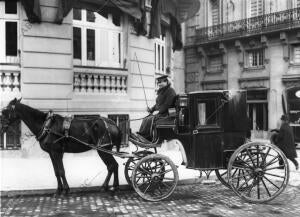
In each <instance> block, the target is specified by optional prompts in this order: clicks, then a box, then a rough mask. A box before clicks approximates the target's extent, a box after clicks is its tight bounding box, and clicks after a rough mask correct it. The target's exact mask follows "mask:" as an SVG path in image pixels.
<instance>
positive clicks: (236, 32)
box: [196, 7, 300, 43]
mask: <svg viewBox="0 0 300 217" xmlns="http://www.w3.org/2000/svg"><path fill="white" fill-rule="evenodd" d="M296 26H298V27H299V26H300V8H299V7H298V8H294V9H290V10H285V11H280V12H275V13H270V14H265V15H261V16H257V17H252V18H248V19H243V20H237V21H233V22H229V23H223V24H220V25H215V26H210V27H205V28H201V29H196V42H198V43H208V42H213V41H217V40H225V39H230V38H235V37H241V36H249V35H256V34H262V33H268V32H273V31H279V30H284V29H289V28H293V27H296Z"/></svg>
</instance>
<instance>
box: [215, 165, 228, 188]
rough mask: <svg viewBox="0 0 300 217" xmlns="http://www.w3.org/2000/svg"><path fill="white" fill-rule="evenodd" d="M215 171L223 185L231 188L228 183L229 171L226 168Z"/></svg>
mask: <svg viewBox="0 0 300 217" xmlns="http://www.w3.org/2000/svg"><path fill="white" fill-rule="evenodd" d="M215 173H216V176H217V178H218V179H219V181H220V182H221V183H222V184H223V185H225V186H226V187H227V188H231V187H230V185H229V183H228V173H227V170H226V169H219V170H215Z"/></svg>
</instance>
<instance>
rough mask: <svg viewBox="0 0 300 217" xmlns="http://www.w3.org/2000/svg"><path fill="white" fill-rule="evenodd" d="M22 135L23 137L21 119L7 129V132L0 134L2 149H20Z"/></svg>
mask: <svg viewBox="0 0 300 217" xmlns="http://www.w3.org/2000/svg"><path fill="white" fill-rule="evenodd" d="M0 119H1V116H0ZM20 137H21V121H17V122H15V123H14V124H13V125H11V126H10V127H9V128H8V129H7V131H6V133H3V134H1V135H0V150H18V149H20V148H21V142H20Z"/></svg>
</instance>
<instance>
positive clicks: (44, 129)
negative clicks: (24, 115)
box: [36, 110, 54, 141]
mask: <svg viewBox="0 0 300 217" xmlns="http://www.w3.org/2000/svg"><path fill="white" fill-rule="evenodd" d="M53 117H54V114H53V111H52V110H50V111H49V112H48V114H47V117H46V120H45V121H44V124H43V126H42V128H41V129H40V132H39V133H38V135H37V136H36V139H37V140H38V141H40V140H41V139H42V138H44V136H46V134H47V133H48V132H49V127H50V125H51V122H52V120H53Z"/></svg>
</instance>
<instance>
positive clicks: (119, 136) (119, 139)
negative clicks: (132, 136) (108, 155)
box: [116, 127, 123, 152]
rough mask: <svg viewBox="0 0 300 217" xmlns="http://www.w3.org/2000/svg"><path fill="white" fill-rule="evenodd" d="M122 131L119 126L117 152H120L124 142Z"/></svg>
mask: <svg viewBox="0 0 300 217" xmlns="http://www.w3.org/2000/svg"><path fill="white" fill-rule="evenodd" d="M122 136H123V135H122V131H121V130H120V128H119V127H118V135H117V138H116V148H117V152H120V148H121V143H122Z"/></svg>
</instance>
